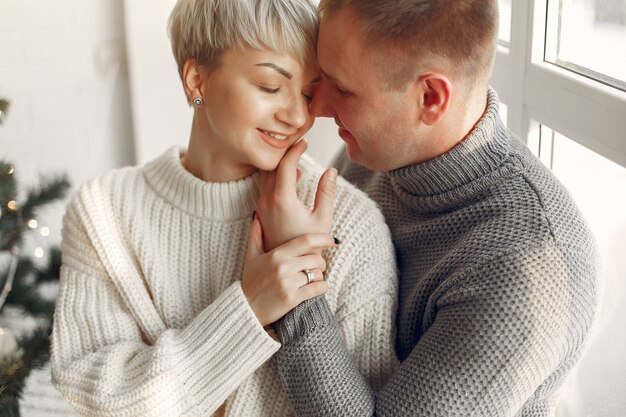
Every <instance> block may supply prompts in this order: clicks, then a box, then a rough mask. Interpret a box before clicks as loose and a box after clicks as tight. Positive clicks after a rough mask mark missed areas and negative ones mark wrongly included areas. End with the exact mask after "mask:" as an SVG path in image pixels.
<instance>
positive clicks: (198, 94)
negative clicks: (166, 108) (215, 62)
mask: <svg viewBox="0 0 626 417" xmlns="http://www.w3.org/2000/svg"><path fill="white" fill-rule="evenodd" d="M182 78H183V88H184V89H185V95H186V96H187V102H188V103H189V104H190V105H191V103H193V101H194V100H195V99H197V98H200V99H204V97H203V95H202V83H203V80H204V77H203V71H202V69H201V66H200V65H198V61H196V60H195V59H188V60H187V61H185V64H184V65H183V77H182Z"/></svg>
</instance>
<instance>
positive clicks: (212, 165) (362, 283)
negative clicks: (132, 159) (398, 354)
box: [52, 0, 396, 416]
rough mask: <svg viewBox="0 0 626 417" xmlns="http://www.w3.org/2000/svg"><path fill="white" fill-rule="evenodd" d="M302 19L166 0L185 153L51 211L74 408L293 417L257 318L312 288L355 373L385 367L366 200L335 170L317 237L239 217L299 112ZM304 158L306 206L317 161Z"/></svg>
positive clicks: (58, 342) (215, 0)
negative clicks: (280, 231) (267, 237)
mask: <svg viewBox="0 0 626 417" xmlns="http://www.w3.org/2000/svg"><path fill="white" fill-rule="evenodd" d="M316 31H317V19H316V10H315V5H314V3H313V2H312V1H303V0H282V1H276V0H254V1H252V0H179V1H178V3H177V4H176V6H175V8H174V10H173V12H172V15H171V17H170V36H171V40H172V49H173V52H174V56H175V58H176V61H177V64H178V68H179V73H180V76H181V80H182V83H183V88H184V91H185V94H186V96H187V99H188V101H189V103H191V104H192V106H193V110H194V117H193V122H192V126H191V134H190V138H189V146H188V148H187V150H179V149H177V148H171V149H169V150H167V152H165V153H164V154H163V155H162V156H161V157H159V158H157V159H156V160H154V161H152V162H150V163H148V164H146V165H144V166H140V167H128V168H123V169H119V170H116V171H113V172H110V173H107V174H105V175H103V176H101V177H99V178H96V179H95V180H93V181H91V182H89V183H87V184H85V185H84V186H83V187H81V189H80V190H79V191H78V193H77V194H76V195H75V196H74V198H73V200H72V202H71V203H70V205H69V207H68V210H67V213H66V216H65V218H64V228H63V244H62V248H63V256H64V258H63V268H62V273H61V284H60V291H59V298H58V303H57V310H56V313H55V327H54V332H53V348H52V373H53V382H54V383H55V385H56V386H57V388H58V389H59V390H60V391H61V392H62V393H63V394H64V396H65V398H66V399H67V400H68V401H69V402H70V403H72V404H73V406H74V407H75V409H76V410H77V412H78V413H79V414H81V415H90V416H92V415H106V416H183V415H189V416H200V415H209V414H211V413H216V415H222V416H254V415H258V416H287V415H291V414H292V411H291V408H290V406H289V403H288V400H287V398H286V395H285V393H284V390H283V389H282V385H281V382H280V378H279V376H278V372H277V369H276V365H275V363H274V362H273V361H272V355H273V354H274V353H276V352H277V350H278V349H279V348H280V344H279V343H278V342H277V341H276V340H275V338H273V337H272V331H271V330H269V329H270V326H269V325H270V324H271V323H273V322H275V321H276V320H278V319H279V318H280V317H282V316H283V315H284V314H286V313H287V312H288V311H289V310H291V309H292V308H293V307H295V306H296V305H298V304H299V303H300V302H302V301H304V300H307V299H310V298H312V297H314V296H317V295H321V294H323V293H324V292H326V291H328V292H327V293H326V297H327V299H328V302H329V304H330V306H331V308H332V309H333V313H334V314H335V316H336V317H337V320H338V322H339V326H340V328H341V332H342V335H343V336H344V339H345V341H346V343H347V345H348V346H349V350H350V352H351V354H352V355H353V357H354V359H355V361H356V363H357V365H358V367H359V369H360V370H361V371H362V372H363V373H364V374H365V375H366V376H367V377H368V379H369V380H370V382H371V383H373V384H374V386H380V385H381V384H382V383H383V382H384V380H385V379H386V377H387V375H389V373H390V372H391V371H392V369H391V368H392V367H393V366H394V364H395V358H394V354H393V349H392V345H393V338H394V330H393V328H392V326H391V324H390V323H393V321H394V320H393V315H394V311H395V292H396V280H395V265H394V255H393V247H392V244H391V242H390V238H389V233H388V229H387V228H386V226H385V225H384V221H383V218H382V216H381V214H380V213H379V211H378V210H377V208H376V207H375V205H374V204H373V203H372V202H371V201H369V200H367V199H366V197H365V196H364V195H363V194H362V193H360V192H358V191H357V190H356V189H354V188H352V187H351V186H349V185H348V184H347V183H346V182H345V181H343V180H341V179H338V180H337V183H336V187H337V188H336V193H337V200H338V202H337V203H336V204H335V206H334V209H333V210H332V211H331V213H330V217H332V216H333V215H334V218H335V225H334V226H332V230H331V233H330V234H329V233H309V234H308V235H304V236H302V237H298V238H294V239H291V240H289V241H288V242H287V243H284V244H282V245H280V246H277V247H276V248H273V247H272V248H271V250H269V249H270V247H271V246H272V244H271V242H266V245H264V244H263V241H262V230H261V225H260V222H259V220H258V219H256V218H255V219H254V220H253V212H254V210H255V207H256V201H257V199H258V197H259V193H260V186H259V177H260V175H261V174H260V171H272V170H274V169H276V167H277V166H278V164H279V162H280V161H281V158H283V156H284V155H285V153H286V151H287V149H288V148H289V147H291V146H292V145H294V143H296V142H297V141H298V140H299V139H300V138H301V137H302V135H303V134H304V133H305V132H306V131H307V130H308V129H309V128H310V127H311V125H312V123H313V120H312V117H311V116H310V114H309V112H308V100H309V95H310V94H311V92H312V91H313V89H314V88H315V83H314V81H315V80H316V79H318V78H319V73H318V71H317V70H316V68H315V61H314V58H313V57H314V39H315V36H316ZM304 147H305V146H304V144H299V145H297V146H296V147H295V148H293V149H294V151H292V152H290V155H299V153H301V151H302V150H303V148H304ZM300 169H301V172H302V174H301V178H300V180H299V184H298V194H299V196H300V198H301V200H302V201H303V202H304V204H306V205H307V206H309V207H310V206H312V205H313V200H314V198H315V187H316V181H317V180H316V179H317V178H318V177H319V175H320V174H321V173H322V171H321V169H320V168H319V167H318V166H317V165H315V164H314V163H312V162H311V161H310V160H308V159H305V160H304V161H303V162H302V163H301V166H300ZM332 174H333V171H328V172H327V173H326V174H325V176H324V181H328V182H329V183H332V182H333V181H332V180H333V175H332ZM264 175H268V174H264ZM318 201H319V200H318ZM303 207H304V206H303ZM326 217H328V216H326ZM326 220H328V219H326ZM331 221H332V219H331ZM320 224H321V225H322V227H323V224H324V221H320ZM318 226H319V225H318ZM316 227H317V226H316ZM326 227H327V228H326V232H327V231H328V227H330V222H328V226H326ZM313 231H315V230H313ZM298 234H299V233H298ZM331 236H341V238H342V241H343V242H342V243H341V245H337V244H336V243H335V242H334V241H333V238H332V237H331ZM264 246H265V248H264ZM324 248H329V249H330V250H327V251H325V252H324V253H323V255H320V252H321V250H322V249H324ZM323 271H324V272H325V279H326V281H323V280H322V272H323Z"/></svg>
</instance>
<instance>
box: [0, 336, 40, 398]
mask: <svg viewBox="0 0 626 417" xmlns="http://www.w3.org/2000/svg"><path fill="white" fill-rule="evenodd" d="M17 344H18V347H19V350H18V352H17V353H16V354H15V355H12V356H8V357H5V358H2V359H1V360H0V409H2V407H4V406H7V405H8V404H10V403H11V402H12V401H14V400H15V399H19V398H21V397H22V394H23V392H24V386H25V384H26V378H28V376H29V375H30V373H31V371H32V370H33V369H41V368H43V367H44V365H45V364H46V363H47V362H48V360H49V359H50V327H48V326H44V327H40V328H38V329H36V330H35V331H34V332H33V333H31V334H29V335H27V336H25V337H22V338H20V339H19V340H18V343H17ZM20 352H21V354H20Z"/></svg>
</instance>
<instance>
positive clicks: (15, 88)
mask: <svg viewBox="0 0 626 417" xmlns="http://www.w3.org/2000/svg"><path fill="white" fill-rule="evenodd" d="M125 47H126V46H125V33H124V16H123V9H122V0H91V1H85V0H56V1H36V0H19V1H14V0H0V96H3V97H5V98H7V99H9V100H10V101H11V105H12V107H11V111H10V113H9V116H8V119H7V120H6V122H5V124H4V125H2V126H0V158H5V159H7V160H10V161H12V162H13V163H14V164H15V167H16V174H17V175H18V180H20V181H22V182H26V183H31V184H32V183H33V182H36V181H37V179H38V174H39V173H41V174H49V173H51V172H65V173H67V174H68V175H69V177H70V179H71V181H72V184H73V186H74V189H75V188H76V187H77V186H78V185H79V184H81V183H82V182H84V181H86V180H87V179H89V178H91V177H93V176H95V175H97V174H99V173H101V172H104V171H107V170H109V169H111V168H113V167H118V166H122V165H127V164H131V163H133V162H134V149H133V140H132V127H131V114H130V96H129V91H128V75H127V70H126V62H125V55H126V51H125ZM62 212H63V204H57V206H56V207H55V209H54V210H50V211H49V213H48V215H46V216H44V218H45V221H44V222H45V223H47V225H48V226H50V228H51V230H52V235H51V237H50V238H49V240H50V241H51V242H55V241H57V240H58V238H59V230H60V222H61V214H62Z"/></svg>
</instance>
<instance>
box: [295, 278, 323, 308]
mask: <svg viewBox="0 0 626 417" xmlns="http://www.w3.org/2000/svg"><path fill="white" fill-rule="evenodd" d="M326 292H328V283H327V282H326V281H315V282H312V283H310V284H308V285H305V286H303V287H301V288H300V289H299V290H298V299H299V300H298V301H299V303H298V304H300V303H301V302H303V301H306V300H309V299H311V298H314V297H318V296H320V295H324V294H326Z"/></svg>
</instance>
